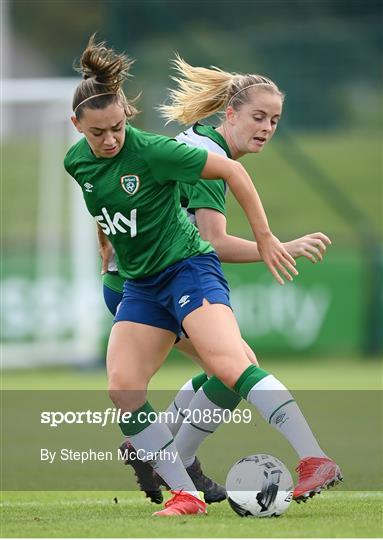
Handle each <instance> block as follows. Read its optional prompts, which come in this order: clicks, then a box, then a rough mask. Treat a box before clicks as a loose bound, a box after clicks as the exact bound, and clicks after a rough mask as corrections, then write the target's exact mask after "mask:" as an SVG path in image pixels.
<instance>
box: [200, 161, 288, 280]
mask: <svg viewBox="0 0 383 540" xmlns="http://www.w3.org/2000/svg"><path fill="white" fill-rule="evenodd" d="M201 176H202V178H205V179H206V180H213V179H216V178H222V179H223V180H225V182H227V184H228V186H229V188H230V190H231V192H232V193H233V195H234V197H235V198H236V199H237V201H238V202H239V204H240V205H241V207H242V208H243V210H244V212H245V214H246V216H247V219H248V221H249V224H250V226H251V229H252V231H253V234H254V236H255V239H256V241H257V244H258V250H259V253H260V255H261V257H262V259H263V261H264V262H265V264H266V265H267V267H268V268H269V270H270V272H271V273H272V274H273V276H274V277H275V279H276V280H277V281H278V282H279V283H280V284H281V285H283V284H284V281H283V278H282V276H281V275H280V274H282V275H283V276H285V278H287V279H288V280H289V281H292V279H293V277H292V275H291V274H293V275H297V274H298V271H297V270H296V268H295V264H296V263H295V260H294V259H293V257H291V255H290V254H289V253H288V252H287V251H286V249H285V248H284V247H283V245H282V244H281V242H280V241H279V240H278V238H276V237H275V236H274V235H273V233H272V232H271V230H270V227H269V223H268V221H267V217H266V213H265V211H264V209H263V206H262V202H261V199H260V198H259V195H258V192H257V190H256V189H255V187H254V185H253V183H252V181H251V178H250V176H249V175H248V173H247V172H246V170H245V169H244V167H243V166H242V165H241V164H240V163H238V162H237V161H234V160H232V159H228V158H225V157H223V156H219V155H218V154H214V153H211V152H209V153H208V157H207V161H206V163H205V166H204V168H203V169H202V173H201Z"/></svg>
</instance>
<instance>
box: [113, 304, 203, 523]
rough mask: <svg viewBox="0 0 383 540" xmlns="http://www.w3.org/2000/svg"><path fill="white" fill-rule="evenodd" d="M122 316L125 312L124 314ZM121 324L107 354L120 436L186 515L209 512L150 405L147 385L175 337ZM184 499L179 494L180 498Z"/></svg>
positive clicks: (117, 325) (154, 330) (131, 323)
mask: <svg viewBox="0 0 383 540" xmlns="http://www.w3.org/2000/svg"><path fill="white" fill-rule="evenodd" d="M121 311H122V312H124V310H123V309H122V310H121ZM118 316H119V317H120V320H119V321H118V322H116V323H115V324H114V326H113V328H112V331H111V335H110V339H109V344H108V354H107V372H108V386H109V395H110V398H111V399H112V401H113V403H114V404H115V406H116V407H117V408H118V409H120V410H121V412H122V413H129V414H127V415H125V418H124V417H122V418H123V419H122V421H121V423H120V427H121V431H122V432H123V434H124V435H125V436H126V437H127V438H128V440H129V442H130V443H131V444H132V445H133V447H134V449H135V450H136V451H137V452H138V453H139V454H140V457H142V458H143V459H144V460H145V461H150V462H151V465H152V466H153V468H154V470H155V471H156V472H158V474H159V475H160V476H161V477H162V478H163V479H164V480H165V481H166V483H167V484H168V485H169V486H170V488H171V489H172V491H173V492H174V495H175V497H174V498H173V503H175V502H176V506H177V505H178V506H179V505H180V506H181V507H182V508H186V509H187V512H186V513H201V512H204V511H205V506H204V503H203V502H202V501H201V500H200V497H199V493H198V492H197V490H196V488H195V486H194V484H193V482H192V481H191V479H190V477H189V475H188V474H187V472H186V469H185V467H184V466H183V464H182V461H181V460H180V458H179V456H178V452H177V449H176V446H175V444H174V441H173V436H172V434H171V432H170V430H169V428H168V427H167V426H166V425H165V424H163V423H161V422H160V421H158V419H156V413H155V411H154V409H153V408H152V406H151V405H150V403H149V402H148V401H147V386H148V383H149V381H150V379H151V377H152V376H153V375H154V373H156V371H157V370H158V369H159V368H160V366H161V365H162V363H163V362H164V360H165V358H166V357H167V355H168V353H169V352H170V349H171V348H172V346H173V343H174V333H173V332H171V331H170V330H165V329H163V328H158V327H157V328H156V327H153V326H149V325H148V324H140V323H136V322H131V321H126V320H123V319H124V318H126V315H124V314H121V313H120V311H119V315H118ZM180 494H181V495H180Z"/></svg>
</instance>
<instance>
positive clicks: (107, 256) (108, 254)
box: [98, 242, 113, 276]
mask: <svg viewBox="0 0 383 540" xmlns="http://www.w3.org/2000/svg"><path fill="white" fill-rule="evenodd" d="M98 252H99V254H100V257H101V261H102V265H101V275H102V276H103V275H104V274H106V273H107V271H108V264H109V261H110V260H111V259H112V258H113V248H112V244H111V243H110V242H103V243H102V245H99V248H98Z"/></svg>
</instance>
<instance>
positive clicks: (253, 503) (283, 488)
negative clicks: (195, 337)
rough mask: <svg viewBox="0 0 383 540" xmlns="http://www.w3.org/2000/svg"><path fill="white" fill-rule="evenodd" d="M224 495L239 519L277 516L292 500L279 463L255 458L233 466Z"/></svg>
mask: <svg viewBox="0 0 383 540" xmlns="http://www.w3.org/2000/svg"><path fill="white" fill-rule="evenodd" d="M226 491H227V498H228V501H229V504H230V506H231V507H232V509H233V510H234V512H236V513H237V514H239V515H240V516H241V517H243V516H255V517H271V516H280V515H281V514H283V512H286V510H287V509H288V507H289V505H290V503H291V501H292V499H293V479H292V478H291V474H290V472H289V470H288V469H287V468H286V466H285V465H284V464H283V463H282V461H280V460H279V459H277V458H276V457H274V456H269V455H268V454H257V455H254V456H247V457H245V458H242V459H240V460H239V461H237V462H236V463H234V465H233V466H232V468H231V469H230V471H229V474H228V475H227V478H226Z"/></svg>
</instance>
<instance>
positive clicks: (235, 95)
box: [158, 54, 283, 124]
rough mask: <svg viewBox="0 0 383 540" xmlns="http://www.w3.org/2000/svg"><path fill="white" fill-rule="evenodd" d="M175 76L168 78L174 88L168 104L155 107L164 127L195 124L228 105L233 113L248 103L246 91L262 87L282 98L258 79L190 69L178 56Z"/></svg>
mask: <svg viewBox="0 0 383 540" xmlns="http://www.w3.org/2000/svg"><path fill="white" fill-rule="evenodd" d="M172 64H173V66H174V68H175V70H176V72H177V74H178V76H175V77H174V76H172V77H171V78H172V79H173V80H174V81H175V82H176V83H177V85H178V88H176V89H170V90H169V100H170V104H163V105H160V106H159V107H158V110H159V111H160V114H161V115H162V116H163V117H164V118H165V119H166V123H167V124H168V123H169V122H172V121H176V122H179V123H180V124H193V123H195V122H197V121H198V120H202V119H203V118H207V117H209V116H212V115H213V114H215V113H216V112H219V111H222V110H223V109H224V108H225V107H227V106H228V105H229V104H230V105H231V106H232V107H233V108H234V109H236V108H237V107H238V106H239V105H241V104H242V103H245V102H246V101H247V100H248V93H247V90H248V89H249V88H251V87H253V86H262V87H265V88H267V89H269V90H272V91H274V92H276V93H278V94H279V95H280V96H281V97H282V99H283V94H282V92H281V91H280V90H279V88H278V87H277V85H276V84H275V83H274V82H273V81H271V80H270V79H268V78H267V77H263V76H262V75H241V74H238V73H228V72H226V71H223V70H222V69H220V68H218V67H215V66H211V67H210V68H203V67H194V66H191V65H190V64H188V63H187V62H185V60H183V59H182V58H181V57H180V56H179V55H178V54H176V58H175V60H173V62H172Z"/></svg>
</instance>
